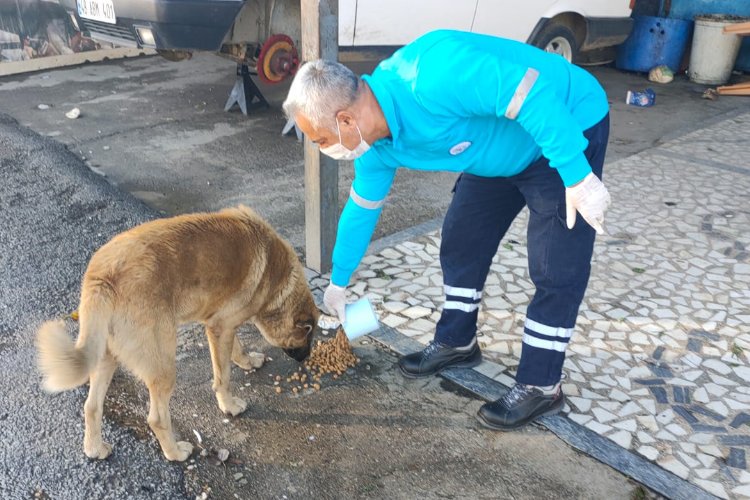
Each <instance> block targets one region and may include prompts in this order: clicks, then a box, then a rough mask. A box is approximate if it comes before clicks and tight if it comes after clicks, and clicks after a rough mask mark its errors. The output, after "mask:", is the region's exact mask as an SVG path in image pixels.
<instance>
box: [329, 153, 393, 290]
mask: <svg viewBox="0 0 750 500" xmlns="http://www.w3.org/2000/svg"><path fill="white" fill-rule="evenodd" d="M395 175H396V169H395V168H392V167H389V166H387V165H386V164H385V163H383V161H382V160H381V159H380V157H379V156H378V154H377V152H376V151H374V150H372V149H371V150H370V151H368V152H367V153H365V154H364V155H362V156H361V157H360V158H358V159H357V160H355V161H354V181H353V182H352V187H351V190H350V191H349V199H348V200H347V202H346V205H345V206H344V211H343V212H342V213H341V217H340V218H339V226H338V230H337V232H336V244H335V245H334V247H333V271H332V273H331V282H332V283H333V284H334V285H338V286H344V287H345V286H347V285H348V284H349V279H350V278H351V275H352V274H353V273H354V270H355V269H356V268H357V266H358V265H359V262H360V261H361V260H362V257H364V255H365V252H366V251H367V246H368V245H369V243H370V238H372V233H373V232H374V231H375V225H376V224H377V222H378V218H379V217H380V212H381V211H382V210H383V205H384V204H385V199H386V196H387V195H388V191H390V188H391V185H392V184H393V178H394V177H395Z"/></svg>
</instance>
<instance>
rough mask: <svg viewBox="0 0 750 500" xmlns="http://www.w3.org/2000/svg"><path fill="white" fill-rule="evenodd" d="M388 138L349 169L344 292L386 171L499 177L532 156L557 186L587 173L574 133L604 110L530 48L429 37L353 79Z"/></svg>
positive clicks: (337, 254) (342, 247) (576, 72)
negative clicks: (363, 85) (365, 89)
mask: <svg viewBox="0 0 750 500" xmlns="http://www.w3.org/2000/svg"><path fill="white" fill-rule="evenodd" d="M362 78H363V79H364V81H366V82H367V84H368V85H369V86H370V88H371V89H372V92H373V93H374V95H375V98H376V99H377V101H378V104H380V107H381V109H382V110H383V114H384V115H385V120H386V122H387V124H388V128H389V129H390V132H391V135H390V137H388V138H385V139H380V140H378V141H376V142H375V143H374V144H372V147H371V148H370V150H369V151H367V153H365V154H364V155H362V156H361V157H360V158H358V159H357V160H355V162H354V182H353V183H352V188H351V191H350V196H349V200H348V201H347V203H346V206H345V207H344V211H343V213H342V214H341V218H340V219H339V226H338V233H337V237H336V245H335V247H334V250H333V272H332V275H331V281H332V282H333V283H334V284H336V285H339V286H346V285H347V284H348V283H349V279H350V277H351V275H352V273H353V272H354V270H355V269H356V268H357V266H358V265H359V262H360V260H361V259H362V257H363V256H364V254H365V251H366V250H367V245H368V244H369V242H370V238H371V237H372V233H373V231H374V230H375V225H376V223H377V220H378V217H379V216H380V212H381V210H382V206H383V204H384V202H385V198H386V196H387V194H388V191H389V190H390V187H391V184H392V183H393V178H394V176H395V174H396V169H398V168H399V167H406V168H412V169H417V170H443V171H450V172H467V173H470V174H474V175H478V176H482V177H509V176H512V175H516V174H518V173H520V172H522V171H523V170H524V169H525V168H527V167H528V166H529V165H530V164H531V163H533V162H534V161H535V160H537V159H539V158H540V157H541V156H542V155H544V157H546V158H547V159H549V163H550V165H551V167H553V168H555V169H556V170H557V172H558V173H559V174H560V177H561V179H562V182H563V184H564V185H566V186H570V185H572V184H575V183H576V182H578V181H580V180H581V179H583V178H584V177H585V176H586V175H587V174H588V173H589V172H591V167H590V166H589V164H588V161H587V160H586V157H585V156H584V151H585V149H586V146H587V145H588V141H587V140H586V138H585V137H584V136H583V131H584V130H586V129H588V128H590V127H592V126H593V125H595V124H597V123H598V122H599V121H600V120H601V119H602V118H604V116H605V115H606V114H607V113H608V112H609V105H608V103H607V97H606V94H605V93H604V90H603V89H602V87H601V86H600V85H599V83H598V82H597V81H596V79H595V78H594V77H593V76H592V75H590V74H589V73H588V72H586V71H585V70H583V69H581V68H579V67H577V66H574V65H572V64H569V63H568V62H567V61H565V60H564V59H563V58H562V57H560V56H559V55H556V54H548V53H546V52H544V51H542V50H539V49H537V48H535V47H532V46H530V45H526V44H523V43H520V42H515V41H512V40H505V39H502V38H496V37H491V36H486V35H478V34H474V33H465V32H459V31H447V30H441V31H434V32H431V33H428V34H426V35H424V36H422V37H420V38H418V39H417V40H415V41H414V42H412V43H410V44H409V45H406V46H405V47H403V48H401V49H400V50H398V51H397V52H396V53H395V54H394V55H393V56H392V57H390V58H389V59H386V60H385V61H383V62H381V63H380V64H379V65H378V67H377V68H376V69H375V71H374V72H373V74H372V75H370V76H368V75H365V76H363V77H362Z"/></svg>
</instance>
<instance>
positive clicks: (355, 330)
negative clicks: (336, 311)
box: [344, 297, 380, 340]
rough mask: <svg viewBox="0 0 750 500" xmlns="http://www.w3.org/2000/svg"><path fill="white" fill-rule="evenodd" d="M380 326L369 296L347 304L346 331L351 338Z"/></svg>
mask: <svg viewBox="0 0 750 500" xmlns="http://www.w3.org/2000/svg"><path fill="white" fill-rule="evenodd" d="M378 328H380V323H378V316H377V315H376V314H375V310H374V309H373V308H372V304H371V303H370V301H369V299H368V298H367V297H362V298H361V299H359V300H358V301H356V302H352V303H351V304H347V305H346V321H344V333H346V337H347V338H348V339H349V340H354V339H356V338H358V337H361V336H362V335H367V334H368V333H372V332H374V331H375V330H377V329H378Z"/></svg>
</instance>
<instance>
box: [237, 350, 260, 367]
mask: <svg viewBox="0 0 750 500" xmlns="http://www.w3.org/2000/svg"><path fill="white" fill-rule="evenodd" d="M265 361H266V355H265V354H263V353H262V352H249V353H247V354H245V353H242V355H241V356H236V357H232V362H233V363H234V364H235V365H237V366H239V367H240V368H242V369H243V370H257V369H258V368H261V367H262V366H263V363H265Z"/></svg>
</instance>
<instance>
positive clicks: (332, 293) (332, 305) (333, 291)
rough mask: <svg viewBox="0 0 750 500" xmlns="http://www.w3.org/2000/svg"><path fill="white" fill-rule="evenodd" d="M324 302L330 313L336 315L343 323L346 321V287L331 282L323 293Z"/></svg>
mask: <svg viewBox="0 0 750 500" xmlns="http://www.w3.org/2000/svg"><path fill="white" fill-rule="evenodd" d="M323 304H325V306H326V309H328V313H329V314H332V315H335V316H337V317H338V318H339V321H341V323H342V324H343V323H344V321H346V288H345V287H341V286H337V285H334V284H333V283H330V284H329V285H328V288H326V293H325V294H323Z"/></svg>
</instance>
